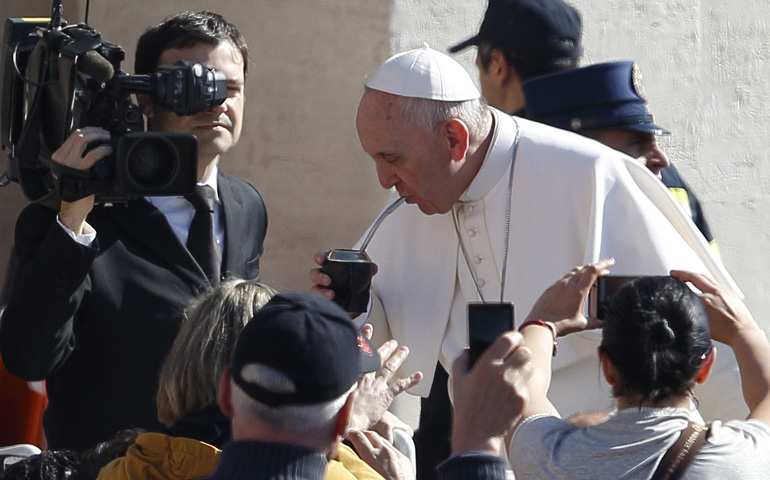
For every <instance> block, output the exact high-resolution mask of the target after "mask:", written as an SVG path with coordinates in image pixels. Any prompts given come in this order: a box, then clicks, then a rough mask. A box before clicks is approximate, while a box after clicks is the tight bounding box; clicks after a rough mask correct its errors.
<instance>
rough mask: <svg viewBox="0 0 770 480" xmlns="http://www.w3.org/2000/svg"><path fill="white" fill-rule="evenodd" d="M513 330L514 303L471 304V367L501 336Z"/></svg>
mask: <svg viewBox="0 0 770 480" xmlns="http://www.w3.org/2000/svg"><path fill="white" fill-rule="evenodd" d="M510 330H513V304H512V303H469V304H468V346H469V347H470V349H471V365H473V364H474V363H476V360H478V358H479V357H480V356H481V354H482V353H484V351H485V350H486V349H487V347H489V346H490V345H491V344H492V343H493V342H494V341H495V340H497V339H498V338H499V337H500V335H502V334H503V333H505V332H508V331H510Z"/></svg>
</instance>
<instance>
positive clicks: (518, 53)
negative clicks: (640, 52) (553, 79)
mask: <svg viewBox="0 0 770 480" xmlns="http://www.w3.org/2000/svg"><path fill="white" fill-rule="evenodd" d="M581 33H582V23H581V20H580V14H579V13H578V12H577V10H575V9H574V8H573V7H571V6H570V5H568V4H566V3H564V2H563V1H562V0H490V1H489V6H488V7H487V12H486V14H485V15H484V21H483V22H482V23H481V28H479V33H478V34H476V35H475V36H473V37H471V38H469V39H468V40H466V41H464V42H462V43H459V44H457V45H455V46H454V47H452V48H450V49H449V51H450V52H451V53H455V52H459V51H460V50H463V49H465V48H467V47H469V46H471V45H475V46H476V47H478V54H477V56H476V65H477V66H478V68H479V75H480V80H481V92H482V94H483V95H484V98H486V100H487V102H488V103H489V105H491V106H493V107H495V108H497V109H499V110H502V111H504V112H506V113H509V114H516V115H519V116H523V115H522V114H523V112H522V108H523V107H524V97H523V95H522V93H521V84H522V83H523V82H524V81H526V80H528V79H530V78H532V77H535V76H538V75H544V74H547V73H552V72H558V71H561V70H565V69H571V68H575V67H577V63H578V60H579V59H580V55H581V54H582V53H583V49H582V47H581V42H580V37H581Z"/></svg>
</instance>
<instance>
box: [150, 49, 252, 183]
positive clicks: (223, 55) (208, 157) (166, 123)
mask: <svg viewBox="0 0 770 480" xmlns="http://www.w3.org/2000/svg"><path fill="white" fill-rule="evenodd" d="M179 60H188V61H195V62H200V63H202V64H204V65H208V66H209V67H213V68H215V69H216V70H218V71H219V72H222V73H223V74H224V75H225V77H227V99H226V100H225V101H224V103H223V104H222V105H217V106H215V107H214V108H212V109H211V110H209V111H206V112H200V113H198V114H196V115H192V116H179V115H176V114H175V113H173V112H167V111H163V110H159V109H153V110H152V111H150V112H147V111H146V112H145V113H147V115H148V117H149V118H150V125H151V129H152V130H153V131H163V132H178V133H188V134H192V135H195V136H196V137H197V138H198V177H199V179H200V178H201V176H202V175H203V172H204V171H205V169H206V167H207V166H208V165H209V164H211V163H212V162H216V161H218V160H219V155H220V154H222V153H225V152H227V151H228V150H229V149H230V148H232V146H233V145H235V144H236V143H237V142H238V138H239V137H240V135H241V125H242V121H243V101H244V95H243V93H244V73H243V56H242V55H241V52H240V50H238V48H237V47H236V46H235V45H234V44H233V43H232V42H230V41H224V42H221V43H219V44H218V45H208V44H205V43H197V44H195V45H193V46H192V47H187V48H179V49H177V48H172V49H168V50H165V51H163V53H162V54H161V56H160V59H159V60H158V65H167V64H172V63H175V62H177V61H179Z"/></svg>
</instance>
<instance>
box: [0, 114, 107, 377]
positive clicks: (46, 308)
mask: <svg viewBox="0 0 770 480" xmlns="http://www.w3.org/2000/svg"><path fill="white" fill-rule="evenodd" d="M108 139H109V134H108V133H107V132H106V131H105V130H102V129H99V128H92V127H87V128H84V129H81V130H78V131H75V132H73V133H72V134H71V135H70V137H68V138H67V140H66V141H65V142H64V144H62V146H61V147H60V148H59V150H57V151H56V152H55V153H54V155H53V159H54V161H57V162H59V163H62V164H64V165H67V166H70V167H73V168H80V169H87V168H90V166H91V165H93V163H95V162H96V161H98V160H99V159H101V158H103V157H104V156H105V155H108V154H109V153H110V152H111V151H112V150H111V148H110V147H107V146H102V147H97V148H95V149H93V150H91V151H90V152H89V153H87V154H85V155H83V154H84V152H85V149H86V147H87V145H88V144H89V143H90V142H93V141H104V140H108ZM92 207H93V196H91V197H87V198H85V199H81V200H78V201H75V202H62V207H61V210H60V212H59V217H58V218H59V221H60V222H61V223H62V224H63V225H64V226H66V229H65V228H62V225H59V223H58V222H57V221H56V212H55V211H53V210H52V209H50V208H47V207H43V206H40V205H30V206H28V207H27V208H25V209H24V211H22V213H21V215H20V216H19V219H18V220H17V223H16V232H15V237H14V253H13V254H14V259H13V262H15V264H16V265H17V274H16V275H15V278H13V279H12V280H11V281H10V284H9V285H6V288H7V289H8V290H7V300H8V304H7V305H6V308H5V311H4V312H3V316H2V321H0V353H2V356H3V362H4V363H5V365H6V367H7V368H8V371H10V372H11V373H13V374H14V375H16V376H18V377H20V378H23V379H25V380H41V379H44V378H46V377H48V376H49V375H50V374H51V373H52V372H53V371H54V370H55V369H56V368H57V367H58V366H59V365H60V364H61V363H62V362H63V361H64V360H65V359H66V358H67V357H68V356H69V354H70V353H71V352H72V349H73V348H74V346H75V339H74V335H73V326H74V316H75V312H76V311H77V310H78V308H79V306H80V302H81V300H82V298H83V296H84V294H85V292H86V290H87V289H88V288H89V286H88V278H87V277H88V271H89V269H90V267H91V264H92V262H93V260H94V258H95V257H96V252H97V251H98V244H94V245H91V246H84V245H81V244H80V243H78V242H77V241H76V240H74V239H73V238H72V237H71V233H70V232H68V231H67V230H70V231H71V232H72V233H74V234H75V235H76V236H77V235H81V234H83V233H84V227H85V226H86V225H87V224H86V223H85V218H86V216H87V215H88V213H89V212H90V211H91V208H92ZM95 243H96V242H95Z"/></svg>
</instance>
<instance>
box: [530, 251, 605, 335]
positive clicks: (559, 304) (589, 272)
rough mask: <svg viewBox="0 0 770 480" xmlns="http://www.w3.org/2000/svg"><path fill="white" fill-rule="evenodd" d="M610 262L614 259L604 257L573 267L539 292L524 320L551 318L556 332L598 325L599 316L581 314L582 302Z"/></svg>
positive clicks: (577, 330)
mask: <svg viewBox="0 0 770 480" xmlns="http://www.w3.org/2000/svg"><path fill="white" fill-rule="evenodd" d="M614 264H615V259H613V258H608V259H604V260H600V261H599V262H597V263H594V264H592V265H583V266H582V267H575V268H573V269H572V270H571V271H570V272H568V273H567V274H566V275H565V276H564V277H562V279H561V280H559V281H558V282H556V283H554V284H553V285H551V286H550V287H548V290H546V291H545V292H543V294H542V295H540V298H538V299H537V301H536V302H535V305H534V306H533V307H532V310H530V311H529V314H528V315H527V318H526V319H525V320H524V322H529V321H533V320H543V321H545V322H552V323H553V324H554V325H555V326H556V333H557V335H559V336H564V335H567V334H569V333H573V332H580V331H582V330H587V329H592V328H599V327H600V326H601V322H600V321H599V320H597V319H595V318H587V317H586V316H585V315H583V305H584V304H585V301H586V298H587V297H588V292H589V291H590V290H591V286H593V284H594V282H595V281H596V279H597V278H598V277H600V276H604V275H607V274H608V273H609V268H610V267H611V266H612V265H614Z"/></svg>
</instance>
